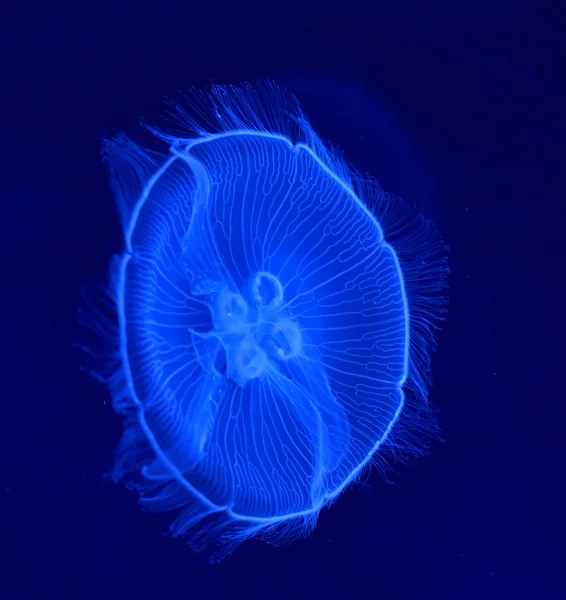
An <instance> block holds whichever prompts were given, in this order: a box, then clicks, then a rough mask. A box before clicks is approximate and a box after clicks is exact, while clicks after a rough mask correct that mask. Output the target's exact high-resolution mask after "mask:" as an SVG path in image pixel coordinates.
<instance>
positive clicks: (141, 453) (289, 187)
mask: <svg viewBox="0 0 566 600" xmlns="http://www.w3.org/2000/svg"><path fill="white" fill-rule="evenodd" d="M187 104H188V106H189V110H190V109H191V107H192V109H193V110H194V113H195V115H196V117H192V116H191V115H190V113H189V112H187V110H185V109H180V108H179V107H177V106H174V107H173V111H172V112H173V113H174V114H175V115H176V120H177V122H178V123H179V124H180V125H181V126H182V128H183V130H184V132H185V133H183V134H182V135H181V136H173V135H170V134H166V133H164V132H162V131H158V130H154V129H151V131H152V133H153V134H155V135H156V137H157V138H158V140H160V141H164V142H167V144H168V146H169V153H168V154H163V155H159V154H157V153H154V152H150V151H147V150H143V149H141V148H139V147H138V146H137V145H135V144H134V143H133V142H131V141H130V140H129V139H128V138H126V137H125V136H118V137H117V138H115V139H112V140H108V141H107V142H106V143H105V147H104V156H105V158H106V160H107V162H108V165H109V168H110V171H111V180H112V185H113V189H114V191H115V194H116V196H117V200H118V205H119V207H120V213H121V216H122V219H123V226H124V234H125V252H124V254H123V255H122V256H121V257H119V258H118V259H117V260H116V261H115V263H114V270H113V275H112V281H111V285H110V290H109V291H110V296H111V297H112V298H113V300H114V302H115V305H116V310H117V327H116V333H115V344H116V355H115V356H116V358H117V364H116V368H115V370H114V372H113V373H112V374H111V376H110V377H108V378H107V379H108V381H109V382H110V385H111V391H112V394H113V398H114V407H115V409H116V410H117V411H118V412H120V413H124V414H125V415H126V431H125V434H124V438H123V440H122V443H121V445H120V447H119V449H118V451H117V456H116V466H115V470H114V476H115V478H116V479H117V480H125V481H126V483H129V484H130V485H132V486H133V487H135V488H137V489H138V490H139V491H140V494H141V501H142V503H143V504H144V505H145V506H147V507H148V508H151V509H153V510H160V511H167V510H178V511H179V514H178V517H177V520H176V522H175V524H174V526H173V528H172V532H173V534H175V535H183V536H184V537H185V539H186V540H187V542H188V543H189V544H190V545H192V546H193V547H195V548H196V549H197V550H200V549H203V548H205V547H207V546H208V545H209V544H213V545H214V546H215V548H214V551H215V554H214V559H215V560H217V559H220V558H222V557H223V556H225V555H226V554H227V553H228V552H230V551H231V550H232V549H233V548H234V547H235V545H237V544H238V543H240V542H241V541H243V540H245V539H247V538H250V537H254V536H260V537H263V538H264V539H267V540H268V541H271V542H273V543H283V542H287V541H290V540H292V539H294V538H296V537H299V536H302V535H304V534H305V533H307V532H308V531H309V530H310V529H311V528H312V527H313V526H314V524H315V522H316V518H317V516H318V514H319V512H320V510H321V509H322V508H323V507H324V506H326V505H329V504H330V503H331V502H332V501H333V500H334V499H336V498H337V496H338V495H339V494H340V493H341V492H342V491H343V490H344V489H345V488H346V487H347V486H348V484H349V483H351V482H352V481H353V480H355V479H356V478H357V477H359V476H360V474H361V473H362V471H363V469H364V467H366V466H369V465H370V464H371V463H372V461H374V459H375V457H378V456H381V455H385V454H384V452H386V451H388V452H389V454H391V453H392V452H393V453H406V452H415V451H418V450H419V447H418V446H417V445H415V443H414V440H412V438H411V436H410V432H411V431H415V430H417V431H420V433H423V432H426V431H428V432H429V433H431V432H433V431H434V422H433V420H432V419H430V418H429V417H428V416H427V415H428V411H427V386H428V374H429V364H430V361H429V357H430V352H431V350H432V348H433V345H434V332H435V327H436V325H435V323H436V322H437V321H438V320H439V319H440V318H441V317H442V313H443V306H444V297H443V293H442V292H443V288H444V285H445V277H446V266H445V262H444V248H443V246H442V244H441V242H440V240H439V238H438V235H437V234H436V232H435V230H434V228H433V227H432V226H431V225H430V224H429V223H427V222H426V221H425V220H424V219H423V218H422V217H421V216H420V215H415V214H412V213H411V212H410V211H408V209H407V207H406V206H405V205H404V204H403V202H402V201H400V200H398V199H395V198H390V197H388V196H387V195H386V194H385V193H384V192H383V191H382V190H381V188H380V187H379V185H378V184H377V183H375V182H373V181H371V180H368V179H367V178H361V177H359V176H358V175H357V174H356V173H355V171H353V169H351V168H349V167H348V166H347V165H346V164H345V163H344V161H343V159H342V158H341V157H340V156H339V155H338V154H337V153H335V152H333V151H332V150H329V149H327V148H326V147H325V146H323V144H322V143H321V141H320V140H319V139H318V138H317V136H316V134H315V133H314V132H313V130H312V129H311V128H310V126H309V124H308V121H307V119H306V117H305V116H304V115H303V113H302V112H301V110H300V108H299V106H298V104H297V102H296V100H295V99H294V98H293V97H292V96H290V95H287V94H286V93H285V92H283V91H282V90H281V89H279V88H277V87H276V86H275V85H273V84H271V83H267V84H264V85H260V86H249V85H242V86H240V87H214V88H212V90H210V92H209V93H206V94H202V93H198V92H195V93H194V94H193V95H192V97H191V98H189V99H187ZM94 319H95V317H93V328H94V329H97V330H98V331H99V332H100V333H101V334H102V335H104V336H106V339H105V340H104V341H105V342H106V343H107V344H110V345H111V344H112V343H113V340H111V339H108V335H109V334H108V330H109V328H108V327H103V326H102V325H101V324H100V323H98V324H97V323H96V322H95V321H94ZM396 432H397V433H396Z"/></svg>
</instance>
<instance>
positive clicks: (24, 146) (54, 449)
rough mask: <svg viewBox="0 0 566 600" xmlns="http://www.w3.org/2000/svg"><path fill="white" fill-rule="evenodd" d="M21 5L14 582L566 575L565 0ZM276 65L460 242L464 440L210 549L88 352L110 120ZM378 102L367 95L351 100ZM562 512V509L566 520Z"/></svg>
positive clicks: (348, 583) (11, 86)
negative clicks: (122, 462)
mask: <svg viewBox="0 0 566 600" xmlns="http://www.w3.org/2000/svg"><path fill="white" fill-rule="evenodd" d="M381 4H382V3H374V2H365V3H362V2H353V3H335V2H330V3H314V2H311V1H309V0H305V1H303V2H295V1H293V2H287V3H284V4H283V5H281V6H280V8H275V6H272V5H270V4H269V3H258V4H256V5H254V6H252V5H251V4H249V3H231V4H228V3H226V2H224V0H219V1H218V2H215V3H211V4H210V5H209V4H208V3H202V4H200V3H198V4H197V3H190V2H183V3H181V2H178V3H171V4H167V3H154V2H148V3H130V2H118V3H117V4H115V5H112V6H111V5H106V4H104V3H102V4H100V3H95V4H93V5H82V4H68V5H63V4H58V3H55V4H48V5H47V4H46V5H45V6H40V5H39V4H38V5H37V6H35V5H33V4H31V5H22V6H12V7H11V8H9V9H8V11H7V13H5V15H4V17H3V18H2V21H3V23H2V29H3V32H2V36H1V38H0V39H1V41H0V48H1V53H0V56H1V58H0V87H1V94H0V105H1V106H2V109H3V110H2V118H1V120H0V157H1V161H0V169H1V173H0V200H1V202H2V209H3V210H2V218H1V219H0V232H1V241H0V248H1V257H2V263H1V264H2V286H3V290H2V291H3V293H2V314H3V317H4V318H3V324H2V329H1V331H2V340H3V343H2V345H1V348H2V361H1V364H2V379H3V382H4V391H3V394H2V397H3V400H2V406H3V417H2V419H0V440H1V444H2V447H3V450H2V454H1V459H0V523H1V529H0V574H1V576H0V594H1V597H2V598H3V599H6V600H15V599H19V598H34V599H35V598H38V597H40V598H42V597H57V598H62V599H63V598H74V599H76V598H80V599H83V598H84V599H88V600H90V599H97V600H98V599H106V598H107V599H110V600H113V599H115V598H136V599H138V600H146V599H156V598H168V599H176V598H183V599H184V598H188V599H191V600H200V599H216V598H226V597H228V598H249V599H256V598H257V599H260V598H261V599H264V598H268V599H273V600H279V599H284V598H285V599H286V598H289V597H292V598H294V599H296V600H300V599H303V598H305V599H307V598H309V599H310V598H324V599H328V600H333V599H342V598H343V599H360V600H361V599H365V598H380V599H383V600H420V599H425V600H426V599H434V600H444V599H446V600H453V599H454V600H455V599H458V600H495V599H498V600H507V599H510V600H530V599H535V600H561V599H564V598H566V550H565V549H564V548H565V546H564V535H563V532H564V527H563V512H564V511H563V508H564V506H566V493H565V492H566V481H565V473H566V452H565V439H566V436H565V433H564V422H565V417H566V410H565V408H564V383H563V381H564V379H563V372H562V370H563V368H564V355H565V354H564V333H565V329H564V319H563V313H564V307H563V304H564V301H563V298H564V291H565V290H566V286H565V285H564V281H563V279H564V274H565V273H566V269H565V262H566V261H565V259H566V250H565V248H566V233H565V231H566V229H565V224H566V195H565V186H564V183H563V175H562V176H560V173H559V170H560V168H562V170H563V169H564V165H565V159H566V127H565V118H564V112H563V107H564V106H565V105H566V77H565V73H566V54H565V53H566V45H565V44H564V41H563V40H564V30H563V29H561V20H560V18H559V15H558V14H552V13H551V11H550V9H549V10H546V7H545V4H544V3H539V2H534V1H532V2H511V1H510V0H493V1H490V2H488V1H487V0H479V1H478V2H469V1H468V0H466V1H465V2H461V3H455V2H445V1H434V2H432V3H430V2H429V3H422V2H416V1H414V0H413V1H406V0H403V1H401V2H398V3H389V4H388V5H387V6H381ZM265 76H270V77H272V78H274V79H275V80H276V81H278V82H280V83H283V84H285V85H288V86H289V87H290V89H291V90H293V91H295V92H296V93H297V95H298V96H299V98H300V99H301V100H302V101H303V105H304V107H305V109H306V111H307V112H308V113H309V114H310V115H311V118H312V122H313V125H314V128H315V130H316V131H317V132H318V133H320V134H321V136H322V137H323V138H329V139H332V140H333V141H336V142H338V143H340V144H341V146H342V147H343V149H344V150H345V152H346V154H347V156H348V157H349V158H350V159H351V160H352V162H354V163H355V164H356V165H358V166H359V167H360V168H361V169H363V170H368V171H370V172H371V173H372V174H373V175H375V176H377V177H378V178H379V179H380V180H381V181H382V182H383V184H384V186H385V187H386V188H387V189H388V190H390V191H392V192H395V193H399V194H402V195H404V196H405V197H407V198H408V199H409V200H410V201H412V202H417V203H422V204H423V205H424V206H425V209H426V210H427V212H428V214H430V215H431V216H432V218H433V219H434V220H435V221H436V222H437V225H438V227H439V229H440V230H441V232H442V233H443V235H444V237H445V239H446V241H447V242H448V243H449V244H450V246H451V255H450V266H451V269H452V275H451V277H450V296H451V305H450V313H449V318H448V320H447V321H446V325H445V328H444V331H443V333H442V334H441V337H440V349H439V352H438V354H437V355H436V358H435V361H434V386H433V390H432V395H431V400H432V403H433V404H434V406H435V407H436V408H437V409H438V411H439V422H440V425H441V428H442V432H443V438H444V442H443V443H439V444H434V445H433V447H432V451H431V453H430V455H428V456H426V457H424V458H422V459H418V460H417V459H415V460H411V461H410V462H409V464H408V465H406V466H403V465H398V466H397V467H396V468H395V470H394V472H393V473H391V474H390V475H389V479H390V481H391V485H390V484H388V483H385V482H384V481H383V480H382V478H381V477H380V476H379V473H377V472H375V473H373V474H372V475H371V477H370V478H369V481H368V484H367V485H366V487H364V488H363V489H361V490H358V491H356V490H354V491H350V492H347V493H345V494H344V495H343V497H342V498H341V499H340V500H339V502H338V503H337V504H336V505H335V506H334V507H333V508H332V509H331V510H329V511H324V512H323V514H322V515H321V519H320V522H319V525H318V527H317V529H316V530H315V532H314V533H313V534H312V536H311V537H309V538H308V539H306V540H304V541H300V542H298V543H295V544H293V545H292V546H289V547H286V548H279V549H277V548H271V547H269V546H266V545H264V544H260V543H248V544H245V545H244V546H243V547H242V548H241V549H240V550H238V552H237V553H236V554H235V555H234V556H232V557H230V558H229V559H228V560H226V561H225V562H224V563H222V564H221V565H219V566H214V567H211V566H208V565H207V564H206V563H205V562H204V561H203V560H201V559H200V558H197V557H195V556H194V555H192V554H191V553H190V552H189V551H188V550H187V549H186V548H185V547H184V546H183V544H182V542H180V541H178V540H176V541H172V540H170V539H169V538H167V537H165V536H161V535H160V532H162V531H164V530H165V527H166V524H167V522H168V520H167V519H166V518H164V517H160V516H155V515H150V514H147V513H143V512H141V511H139V510H138V509H137V506H136V498H135V496H134V495H133V494H131V493H129V492H127V491H126V490H124V489H123V488H121V487H119V486H115V485H113V484H110V483H108V482H107V481H106V480H105V478H104V474H105V473H106V472H107V471H108V469H109V468H110V466H111V459H112V449H113V447H114V444H115V443H116V441H117V439H118V437H119V435H120V430H121V422H120V419H118V418H117V417H115V416H114V415H113V413H112V410H111V407H110V406H109V403H108V396H107V393H106V391H105V389H104V388H103V387H101V386H100V385H99V384H97V382H96V381H94V380H92V379H90V378H88V377H87V376H85V375H84V374H83V373H82V372H81V371H80V370H79V369H78V368H77V356H76V353H75V351H74V350H73V348H72V344H73V341H74V340H75V339H76V336H77V327H76V324H75V317H76V306H77V304H78V303H79V300H80V296H79V288H80V286H81V285H83V284H85V283H87V284H88V283H92V282H96V281H98V280H100V279H101V278H103V277H104V275H105V272H106V266H107V262H108V258H109V256H110V255H111V254H112V253H113V252H117V251H119V250H120V248H121V246H120V239H121V237H120V229H119V224H118V219H117V217H116V214H115V210H114V206H113V200H112V196H111V193H110V190H109V188H108V185H107V181H106V174H105V172H104V169H103V166H102V164H101V162H100V159H99V143H100V138H101V136H102V135H104V134H107V133H109V132H112V131H114V130H126V131H128V132H129V133H135V131H134V128H135V127H136V125H137V122H138V118H139V117H140V116H141V115H143V116H145V117H146V118H148V119H149V120H152V119H154V120H155V119H157V118H158V116H159V115H160V113H161V112H162V108H163V106H162V104H161V101H162V98H163V97H164V96H165V95H167V94H171V93H173V92H174V91H175V90H176V89H183V88H187V87H189V86H191V85H202V84H206V83H207V82H208V81H209V80H211V79H212V80H213V81H215V82H218V83H238V82H239V81H242V80H250V79H253V78H256V77H260V78H261V77H265ZM352 112H353V114H352ZM561 532H562V533H561Z"/></svg>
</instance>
